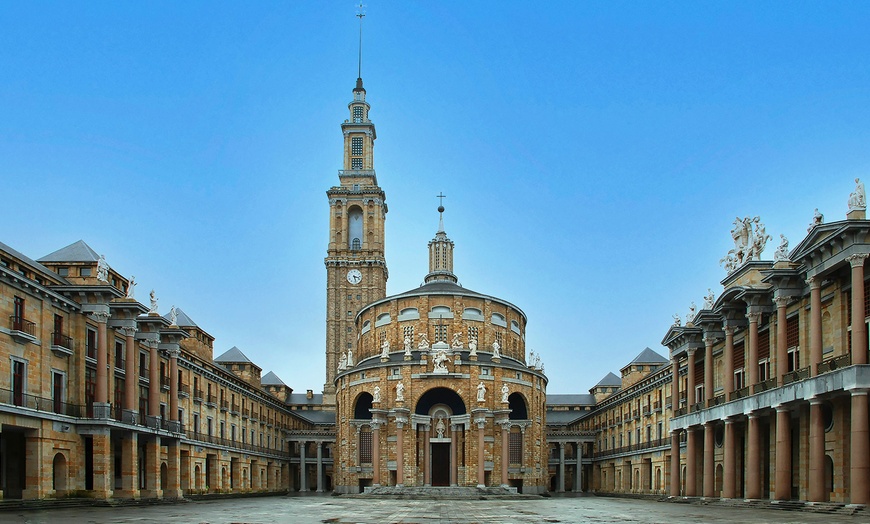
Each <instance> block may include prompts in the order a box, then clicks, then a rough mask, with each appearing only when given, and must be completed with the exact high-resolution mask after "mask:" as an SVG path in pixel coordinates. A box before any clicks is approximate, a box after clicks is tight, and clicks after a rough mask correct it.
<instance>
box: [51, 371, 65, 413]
mask: <svg viewBox="0 0 870 524" xmlns="http://www.w3.org/2000/svg"><path fill="white" fill-rule="evenodd" d="M64 389H65V388H64V376H63V373H61V372H59V371H52V372H51V404H52V409H53V410H54V412H55V413H63V412H64V409H63V407H64V406H63V403H64V400H65V396H64Z"/></svg>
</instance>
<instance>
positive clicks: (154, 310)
mask: <svg viewBox="0 0 870 524" xmlns="http://www.w3.org/2000/svg"><path fill="white" fill-rule="evenodd" d="M148 313H157V295H156V294H155V293H154V290H153V289H152V290H151V310H150V311H148Z"/></svg>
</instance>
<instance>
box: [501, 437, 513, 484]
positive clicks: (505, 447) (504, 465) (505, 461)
mask: <svg viewBox="0 0 870 524" xmlns="http://www.w3.org/2000/svg"><path fill="white" fill-rule="evenodd" d="M510 428H511V427H510V424H508V423H504V424H502V426H501V454H502V456H501V485H502V486H504V487H507V486H508V467H510V463H511V454H510V449H509V446H510V444H509V443H508V434H509V433H510Z"/></svg>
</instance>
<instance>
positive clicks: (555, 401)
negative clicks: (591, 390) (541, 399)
mask: <svg viewBox="0 0 870 524" xmlns="http://www.w3.org/2000/svg"><path fill="white" fill-rule="evenodd" d="M547 405H548V406H594V405H595V395H590V394H588V393H573V394H570V395H547Z"/></svg>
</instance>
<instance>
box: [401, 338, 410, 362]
mask: <svg viewBox="0 0 870 524" xmlns="http://www.w3.org/2000/svg"><path fill="white" fill-rule="evenodd" d="M402 342H403V344H404V345H405V356H406V357H410V356H411V335H408V334H406V335H405V340H403V341H402Z"/></svg>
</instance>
